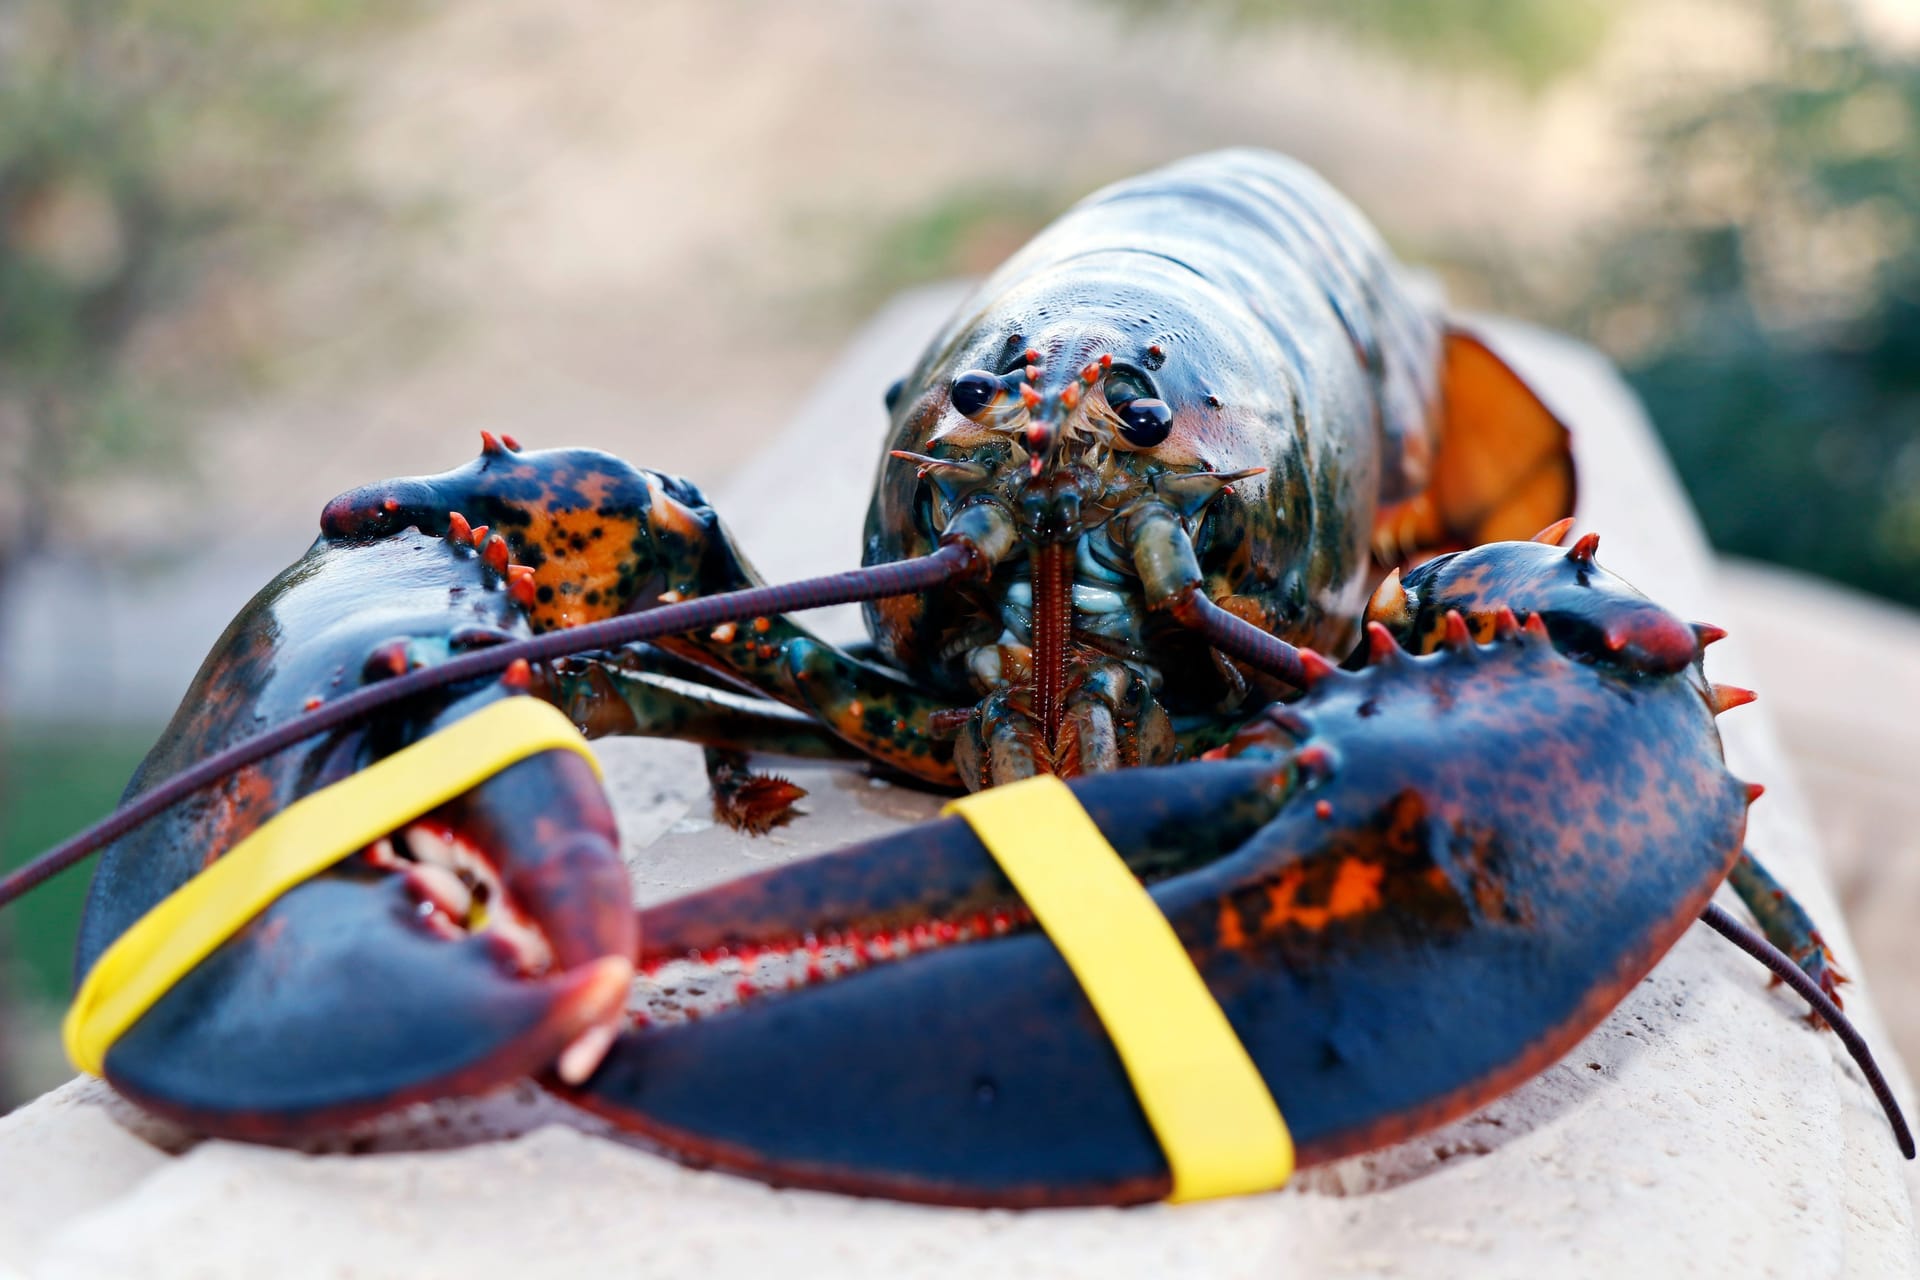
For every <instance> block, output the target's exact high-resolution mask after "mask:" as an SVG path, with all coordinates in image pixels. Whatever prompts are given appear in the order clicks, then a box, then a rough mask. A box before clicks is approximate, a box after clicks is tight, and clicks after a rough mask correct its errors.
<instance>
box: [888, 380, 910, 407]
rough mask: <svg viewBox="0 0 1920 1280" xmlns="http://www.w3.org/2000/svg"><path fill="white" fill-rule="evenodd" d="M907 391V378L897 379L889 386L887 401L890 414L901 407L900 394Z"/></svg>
mask: <svg viewBox="0 0 1920 1280" xmlns="http://www.w3.org/2000/svg"><path fill="white" fill-rule="evenodd" d="M906 389H907V380H906V379H905V378H895V379H894V380H893V381H892V382H891V383H889V384H888V385H887V396H886V400H887V412H888V413H892V412H893V411H894V409H895V407H896V406H898V405H899V403H900V393H901V392H902V391H905V390H906Z"/></svg>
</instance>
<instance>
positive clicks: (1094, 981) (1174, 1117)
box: [945, 775, 1293, 1202]
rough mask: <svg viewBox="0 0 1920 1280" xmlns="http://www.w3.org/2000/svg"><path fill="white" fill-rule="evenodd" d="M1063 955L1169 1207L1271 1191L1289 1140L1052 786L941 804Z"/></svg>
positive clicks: (1165, 947)
mask: <svg viewBox="0 0 1920 1280" xmlns="http://www.w3.org/2000/svg"><path fill="white" fill-rule="evenodd" d="M945 812H947V813H951V814H958V815H959V816H960V817H962V818H964V819H966V822H967V825H969V826H970V827H972V828H973V833H974V834H975V835H976V836H978V837H979V838H980V842H981V843H982V844H984V845H986V846H987V850H988V851H989V852H990V853H992V854H993V857H994V860H995V861H996V862H998V863H999V864H1000V868H1001V870H1003V871H1005V872H1006V873H1007V878H1008V879H1009V880H1012V881H1013V886H1014V888H1015V889H1018V890H1019V891H1020V896H1021V897H1022V898H1024V899H1025V900H1026V904H1027V906H1028V907H1029V908H1031V909H1032V911H1033V914H1034V918H1035V919H1037V920H1038V921H1039V922H1040V927H1041V928H1042V929H1044V930H1046V933H1047V937H1048V938H1049V939H1051V940H1052V942H1053V945H1054V946H1056V947H1058V948H1059V949H1060V954H1061V955H1062V956H1064V957H1065V958H1066V961H1067V965H1068V967H1069V968H1071V969H1072V970H1073V974H1074V977H1076V978H1078V979H1079V981H1080V987H1081V989H1082V990H1083V991H1085V992H1086V994H1087V999H1088V1000H1089V1001H1090V1002H1091V1003H1092V1004H1093V1009H1094V1012H1095V1013H1096V1014H1098V1015H1099V1018H1100V1021H1101V1023H1102V1025H1104V1026H1105V1027H1106V1030H1107V1034H1108V1035H1109V1036H1110V1037H1112V1039H1113V1045H1114V1048H1115V1049H1116V1050H1118V1051H1119V1054H1120V1060H1121V1062H1122V1063H1123V1064H1124V1065H1125V1067H1126V1070H1127V1077H1128V1079H1130V1080H1131V1081H1132V1082H1133V1089H1134V1094H1135V1096H1137V1097H1138V1098H1139V1099H1140V1106H1141V1108H1142V1109H1143V1110H1145V1112H1146V1113H1147V1122H1148V1123H1149V1124H1150V1125H1152V1126H1153V1132H1154V1136H1155V1137H1156V1138H1157V1139H1158V1140H1159V1142H1160V1149H1161V1150H1162V1151H1163V1152H1164V1153H1165V1155H1166V1157H1167V1164H1168V1166H1169V1167H1170V1168H1171V1169H1172V1172H1173V1194H1172V1195H1171V1196H1170V1197H1169V1199H1171V1200H1173V1201H1176V1202H1177V1201H1185V1200H1208V1199H1213V1198H1215V1197H1218V1196H1232V1195H1244V1194H1247V1193H1249V1192H1256V1191H1271V1190H1273V1189H1274V1188H1276V1187H1279V1186H1282V1185H1283V1184H1285V1182H1286V1181H1287V1179H1288V1178H1290V1177H1291V1176H1293V1137H1292V1135H1291V1134H1289V1133H1288V1132H1287V1124H1286V1121H1285V1120H1284V1119H1283V1118H1282V1117H1281V1115H1280V1108H1279V1107H1278V1106H1276V1105H1275V1104H1274V1101H1273V1094H1272V1093H1271V1092H1269V1091H1268V1089H1267V1085H1266V1082H1265V1081H1264V1080H1262V1079H1261V1078H1260V1071H1259V1069H1258V1068H1257V1067H1255V1066H1254V1065H1253V1060H1252V1059H1251V1058H1249V1057H1248V1056H1247V1050H1246V1046H1244V1045H1242V1044H1241V1043H1240V1038H1239V1037H1238V1036H1236V1035H1235V1034H1234V1031H1233V1027H1232V1026H1231V1025H1230V1024H1229V1023H1228V1022H1227V1016H1226V1014H1224V1013H1222V1012H1221V1011H1220V1004H1219V1002H1218V1001H1216V1000H1215V999H1214V998H1213V993H1212V992H1211V991H1208V990H1207V984H1206V983H1205V982H1204V981H1203V980H1202V979H1201V977H1200V973H1199V971H1198V970H1197V969H1195V968H1194V967H1193V961H1192V959H1191V958H1189V957H1188V955H1187V951H1186V948H1185V947H1183V946H1182V945H1181V944H1180V939H1179V937H1178V936H1177V935H1175V933H1174V931H1173V926H1172V925H1170V924H1168V923H1167V918H1166V917H1165V916H1164V915H1162V914H1161V913H1160V909H1159V908H1158V907H1157V906H1155V905H1154V902H1153V899H1152V898H1151V897H1150V896H1148V894H1147V891H1146V889H1145V888H1144V887H1142V885H1141V884H1140V881H1139V880H1137V879H1135V878H1134V875H1133V872H1131V871H1129V870H1128V869H1127V865H1126V863H1125V862H1123V861H1121V859H1120V855H1119V854H1118V853H1116V852H1114V848H1113V846H1112V845H1111V844H1109V843H1107V838H1106V837H1105V836H1104V835H1102V834H1100V828H1099V827H1097V826H1095V825H1094V823H1093V819H1092V818H1089V817H1088V816H1087V811H1086V810H1085V809H1083V808H1081V806H1080V802H1079V801H1078V800H1077V799H1075V798H1074V795H1073V792H1072V791H1070V790H1068V789H1067V785H1066V784H1065V783H1064V782H1062V781H1060V779H1058V778H1055V777H1051V776H1044V775H1043V776H1041V777H1037V778H1029V779H1027V780H1025V781H1023V782H1015V783H1011V784H1009V785H1007V786H1003V787H995V788H993V789H992V790H990V791H983V792H980V793H979V794H978V795H971V796H967V797H966V798H965V799H962V800H956V801H954V802H953V803H951V804H949V805H948V806H947V807H946V809H945Z"/></svg>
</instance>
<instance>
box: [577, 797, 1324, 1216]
mask: <svg viewBox="0 0 1920 1280" xmlns="http://www.w3.org/2000/svg"><path fill="white" fill-rule="evenodd" d="M1148 772H1149V771H1136V772H1135V773H1133V774H1131V775H1115V774H1106V775H1097V776H1094V777H1090V778H1087V779H1084V780H1080V781H1077V782H1076V783H1075V784H1074V788H1075V792H1076V794H1077V795H1078V797H1079V799H1080V801H1081V803H1083V804H1084V805H1085V806H1086V807H1087V810H1088V812H1089V813H1090V814H1091V815H1092V816H1093V817H1094V819H1095V821H1096V823H1098V825H1100V826H1101V827H1102V829H1103V830H1105V831H1106V832H1107V833H1108V835H1109V838H1110V839H1111V840H1112V841H1113V842H1114V845H1115V848H1116V851H1117V852H1119V853H1120V854H1121V856H1122V857H1123V858H1125V859H1126V860H1127V861H1128V863H1129V865H1130V866H1132V867H1134V868H1135V869H1136V871H1138V872H1140V873H1142V874H1153V875H1157V876H1166V875H1168V874H1170V873H1174V872H1178V871H1181V870H1183V869H1186V868H1190V867H1193V866H1196V865H1198V864H1200V863H1202V862H1204V861H1206V860H1208V859H1210V858H1212V857H1215V856H1217V854H1218V851H1220V850H1223V849H1231V848H1233V847H1235V846H1237V845H1239V844H1240V843H1242V842H1243V841H1245V840H1246V839H1247V838H1248V837H1250V836H1251V835H1252V834H1253V833H1254V832H1255V831H1257V830H1258V829H1259V828H1260V826H1261V825H1262V823H1263V822H1264V821H1265V820H1266V819H1267V818H1268V817H1270V816H1271V815H1272V813H1273V812H1274V811H1275V809H1276V807H1277V806H1278V804H1279V803H1280V801H1281V800H1282V799H1283V798H1284V797H1285V795H1286V794H1287V793H1288V791H1289V789H1290V785H1291V784H1290V782H1289V771H1288V770H1286V769H1284V768H1281V769H1276V768H1275V766H1274V765H1273V764H1272V763H1271V762H1264V761H1263V762H1257V763H1256V762H1235V763H1229V764H1223V765H1217V766H1210V767H1208V768H1198V769H1196V768H1191V767H1188V768H1182V769H1177V770H1165V769H1159V770H1152V771H1150V774H1151V782H1152V786H1151V791H1152V793H1153V796H1154V802H1153V808H1154V810H1156V811H1157V812H1154V813H1143V811H1142V808H1141V806H1140V804H1139V797H1140V795H1141V792H1142V787H1143V784H1144V782H1145V779H1144V778H1143V774H1146V773H1148ZM1175 814H1179V815H1182V817H1181V818H1178V819H1176V818H1175V817H1174V815H1175ZM1198 815H1205V816H1204V817H1202V816H1198ZM1171 883H1172V882H1163V885H1162V888H1161V889H1158V890H1156V892H1157V893H1161V892H1167V891H1169V889H1168V886H1169V885H1170V884H1171ZM640 929H641V936H642V940H643V941H642V952H641V966H642V970H643V973H644V974H645V975H646V977H647V979H648V980H649V981H647V982H645V983H643V988H645V989H647V990H649V991H651V993H652V996H653V999H652V1001H651V1002H650V1003H649V1005H648V1007H647V1010H646V1012H645V1013H643V1015H642V1019H643V1021H646V1022H647V1023H648V1025H645V1026H643V1027H641V1028H639V1029H636V1030H634V1031H630V1032H628V1033H627V1034H625V1035H623V1036H622V1037H621V1038H620V1040H619V1041H618V1042H617V1043H616V1044H615V1045H614V1047H613V1049H612V1050H611V1051H610V1052H609V1054H608V1056H607V1060H606V1062H605V1063H604V1064H603V1065H602V1066H601V1068H600V1070H599V1071H598V1072H597V1073H596V1074H595V1075H593V1076H592V1077H591V1078H590V1079H589V1080H588V1081H587V1082H586V1083H585V1084H584V1085H582V1086H580V1087H579V1088H578V1089H576V1090H573V1091H570V1092H569V1094H568V1096H569V1097H571V1098H572V1100H573V1101H575V1102H577V1103H579V1104H580V1105H582V1106H585V1107H587V1108H588V1109H590V1110H592V1111H595V1112H597V1113H599V1114H601V1115H603V1116H605V1117H607V1118H609V1119H612V1120H613V1121H614V1122H615V1123H617V1124H620V1125H621V1126H622V1127H624V1128H627V1129H629V1130H632V1131H635V1132H638V1133H640V1134H642V1135H644V1136H647V1137H649V1138H651V1139H653V1140H655V1141H657V1142H659V1143H661V1144H662V1145H664V1146H665V1147H667V1148H668V1149H669V1150H670V1151H672V1152H673V1153H674V1154H675V1155H676V1156H678V1157H680V1158H682V1159H687V1160H690V1161H692V1162H694V1163H700V1164H713V1165H717V1166H720V1167H723V1168H727V1169H731V1170H734V1171H737V1172H742V1173H746V1174H749V1175H751V1176H755V1177H759V1178H763V1179H766V1180H769V1181H772V1182H776V1183H787V1184H799V1185H805V1186H812V1187H820V1188H824V1189H829V1190H835V1191H841V1192H848V1193H853V1194H864V1195H884V1196H889V1197H895V1198H904V1199H911V1200H921V1201H927V1202H932V1203H953V1204H1005V1205H1044V1204H1063V1203H1105V1202H1128V1201H1141V1200H1148V1199H1155V1198H1159V1197H1162V1196H1164V1195H1165V1194H1166V1192H1167V1188H1168V1176H1167V1170H1166V1164H1165V1161H1164V1157H1163V1156H1162V1154H1161V1151H1160V1147H1159V1146H1158V1144H1157V1142H1156V1140H1155V1137H1154V1135H1153V1132H1152V1130H1151V1129H1150V1128H1149V1127H1148V1125H1147V1123H1146V1120H1145V1118H1144V1115H1143V1114H1142V1112H1141V1109H1140V1105H1139V1103H1138V1101H1137V1100H1136V1097H1135V1094H1134V1092H1133V1088H1132V1086H1131V1084H1130V1083H1129V1081H1128V1078H1127V1076H1126V1073H1125V1071H1124V1069H1123V1067H1122V1066H1121V1063H1120V1060H1119V1057H1118V1055H1117V1053H1116V1052H1115V1050H1114V1049H1113V1046H1112V1044H1111V1041H1110V1040H1109V1038H1108V1036H1107V1033H1106V1031H1105V1029H1104V1028H1103V1026H1102V1025H1101V1023H1100V1021H1099V1019H1098V1017H1097V1016H1095V1014H1094V1012H1093V1009H1092V1007H1091V1005H1090V1004H1089V1003H1088V1002H1087V999H1086V997H1085V995H1084V994H1083V993H1082V990H1081V988H1080V986H1079V984H1078V982H1077V980H1076V979H1075V977H1074V976H1073V973H1072V972H1071V970H1069V969H1068V967H1067V965H1066V963H1065V961H1064V960H1063V959H1062V958H1061V956H1060V953H1059V952H1058V951H1057V950H1056V949H1055V948H1054V946H1053V944H1052V943H1051V942H1050V941H1049V940H1048V939H1047V937H1046V935H1045V934H1044V933H1042V932H1040V931H1039V930H1038V928H1037V927H1036V926H1035V925H1034V924H1033V921H1032V917H1031V915H1030V914H1029V913H1028V912H1027V911H1026V910H1025V908H1024V907H1023V906H1022V905H1021V903H1020V899H1019V897H1018V896H1017V894H1016V893H1015V892H1014V890H1013V887H1012V885H1011V884H1010V883H1009V882H1008V881H1007V879H1006V878H1005V876H1004V874H1003V873H1002V872H1001V871H1000V869H999V868H998V866H997V865H996V864H995V863H994V861H993V859H992V857H991V856H990V855H989V854H988V853H987V852H986V850H985V848H984V847H983V846H982V845H981V844H980V843H979V841H978V840H976V839H975V838H974V836H973V834H972V833H971V831H970V830H969V829H968V828H967V826H966V825H965V824H964V823H963V822H962V821H961V820H959V819H957V818H952V819H946V820H943V821H940V822H936V823H932V824H929V825H927V826H924V827H920V828H915V829H913V830H911V831H908V832H902V833H898V834H895V835H891V836H888V837H884V838H881V839H877V840H873V841H869V842H867V843H864V844H861V845H857V846H853V847H850V848H848V849H845V850H841V851H838V852H836V853H834V854H831V855H827V856H825V857H822V858H819V859H815V860H811V861H809V862H806V863H801V864H796V865H793V866H789V867H782V868H776V869H774V870H771V871H768V872H765V873H762V874H760V875H757V876H753V877H748V878H746V879H743V880H738V881H734V882H732V883H729V884H724V885H720V886H718V887H716V888H713V889H710V890H707V891H705V892H702V893H697V894H694V895H690V896H688V897H685V898H680V899H676V900H674V901H672V902H669V903H665V904H663V905H661V906H659V907H655V908H651V909H648V910H646V911H644V912H642V914H641V923H640ZM702 971H705V972H706V973H708V974H709V975H710V976H711V977H715V978H719V979H720V980H721V981H720V984H719V987H718V989H717V990H716V991H715V993H714V994H715V995H716V996H718V997H719V1001H718V1003H719V1004H720V1005H721V1007H719V1008H718V1009H714V1008H701V1007H698V1006H697V1005H696V1006H694V1007H691V1008H688V1007H684V1006H683V1007H680V1008H674V1007H671V1006H672V1005H673V1004H674V1003H675V1002H676V997H675V996H674V995H673V994H671V993H674V992H679V993H684V992H686V991H688V990H690V989H694V988H697V987H698V986H699V985H700V982H701V979H700V976H699V975H700V974H701V972H702ZM730 974H732V975H737V976H736V977H734V979H733V980H732V981H727V980H726V978H727V976H728V975H730ZM689 1014H691V1015H692V1016H688V1015H689Z"/></svg>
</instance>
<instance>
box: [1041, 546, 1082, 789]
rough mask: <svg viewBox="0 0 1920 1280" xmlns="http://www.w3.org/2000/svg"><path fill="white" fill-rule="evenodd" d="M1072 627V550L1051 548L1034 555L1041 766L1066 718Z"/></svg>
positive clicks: (1069, 547)
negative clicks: (1041, 745) (1042, 747)
mask: <svg viewBox="0 0 1920 1280" xmlns="http://www.w3.org/2000/svg"><path fill="white" fill-rule="evenodd" d="M1072 623H1073V545H1072V544H1071V543H1065V542H1049V543H1045V544H1043V545H1041V546H1038V547H1035V548H1034V549H1033V715H1034V719H1035V720H1037V721H1038V722H1039V724H1040V729H1041V732H1042V733H1044V734H1045V735H1046V741H1045V743H1044V744H1043V745H1044V747H1045V750H1044V751H1037V752H1035V753H1034V754H1035V756H1036V757H1037V758H1039V759H1041V760H1051V759H1052V758H1053V753H1054V750H1055V748H1057V747H1058V745H1059V742H1060V723H1061V721H1062V719H1063V718H1064V717H1065V712H1066V706H1065V694H1066V685H1067V632H1068V629H1069V628H1070V627H1071V625H1072Z"/></svg>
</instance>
